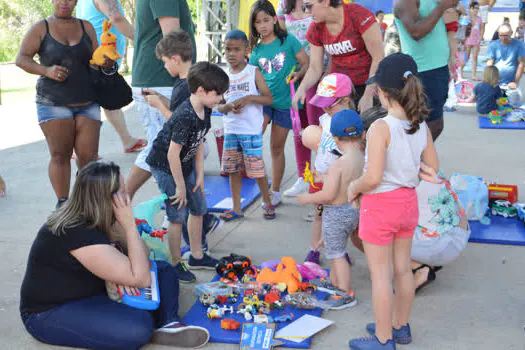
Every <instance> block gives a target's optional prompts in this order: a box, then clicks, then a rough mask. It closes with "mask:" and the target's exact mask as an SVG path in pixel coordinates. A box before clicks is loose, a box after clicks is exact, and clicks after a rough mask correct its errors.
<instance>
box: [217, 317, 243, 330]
mask: <svg viewBox="0 0 525 350" xmlns="http://www.w3.org/2000/svg"><path fill="white" fill-rule="evenodd" d="M240 327H241V324H240V323H239V322H237V321H235V320H232V319H231V318H224V319H222V320H221V328H222V329H225V330H228V331H236V330H238V329H239V328H240Z"/></svg>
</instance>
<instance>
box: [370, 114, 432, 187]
mask: <svg viewBox="0 0 525 350" xmlns="http://www.w3.org/2000/svg"><path fill="white" fill-rule="evenodd" d="M380 120H381V119H380ZM382 120H384V121H385V122H386V123H387V125H388V129H389V130H390V144H389V145H388V148H387V150H386V158H385V167H384V170H383V178H382V179H381V184H380V185H379V186H378V187H377V188H376V189H374V190H372V191H370V192H368V193H381V192H388V191H393V190H396V189H398V188H401V187H409V188H415V187H416V186H417V185H418V184H419V177H418V174H419V167H420V163H421V154H422V153H423V151H424V150H425V148H426V147H427V124H426V123H421V124H420V126H419V130H418V131H416V132H415V133H414V134H412V135H409V134H407V133H406V130H408V129H409V128H410V124H409V123H408V121H407V120H400V119H397V118H395V117H393V116H391V115H387V116H386V117H384V118H382ZM365 162H366V163H365V164H366V165H365V169H366V168H367V164H368V147H367V150H366V155H365Z"/></svg>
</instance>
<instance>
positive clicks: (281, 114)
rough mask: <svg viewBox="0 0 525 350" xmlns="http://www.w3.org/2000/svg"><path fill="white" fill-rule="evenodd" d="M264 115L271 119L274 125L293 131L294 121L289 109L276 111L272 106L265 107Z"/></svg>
mask: <svg viewBox="0 0 525 350" xmlns="http://www.w3.org/2000/svg"><path fill="white" fill-rule="evenodd" d="M263 113H264V114H265V115H267V116H268V117H270V120H271V121H272V123H275V124H276V125H279V126H280V127H281V128H285V129H288V130H292V128H293V127H292V119H291V117H290V110H289V109H275V108H272V107H270V106H263Z"/></svg>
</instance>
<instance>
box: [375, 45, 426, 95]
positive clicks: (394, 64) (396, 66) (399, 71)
mask: <svg viewBox="0 0 525 350" xmlns="http://www.w3.org/2000/svg"><path fill="white" fill-rule="evenodd" d="M412 74H414V75H416V74H417V64H416V61H414V59H413V58H412V57H410V56H409V55H405V54H404V53H394V54H391V55H389V56H386V57H385V58H383V60H382V61H381V62H379V65H378V66H377V70H376V74H375V75H373V76H371V77H370V78H368V80H367V81H366V83H367V84H373V83H376V84H377V85H379V87H381V88H392V89H402V88H403V87H404V86H405V81H406V79H407V78H408V77H409V76H410V75H412Z"/></svg>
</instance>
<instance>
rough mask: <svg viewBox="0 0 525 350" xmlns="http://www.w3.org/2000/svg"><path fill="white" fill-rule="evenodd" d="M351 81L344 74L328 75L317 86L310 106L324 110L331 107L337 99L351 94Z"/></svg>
mask: <svg viewBox="0 0 525 350" xmlns="http://www.w3.org/2000/svg"><path fill="white" fill-rule="evenodd" d="M352 86H353V84H352V80H351V79H350V78H349V77H348V76H347V75H345V74H341V73H332V74H328V75H327V76H325V77H324V78H323V80H321V82H320V83H319V85H318V86H317V91H316V92H315V96H314V97H312V99H311V100H310V104H312V105H314V106H316V107H319V108H326V107H329V106H331V105H333V104H334V103H335V102H336V101H337V99H338V98H342V97H346V96H349V95H350V94H351V93H352Z"/></svg>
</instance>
